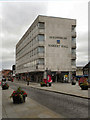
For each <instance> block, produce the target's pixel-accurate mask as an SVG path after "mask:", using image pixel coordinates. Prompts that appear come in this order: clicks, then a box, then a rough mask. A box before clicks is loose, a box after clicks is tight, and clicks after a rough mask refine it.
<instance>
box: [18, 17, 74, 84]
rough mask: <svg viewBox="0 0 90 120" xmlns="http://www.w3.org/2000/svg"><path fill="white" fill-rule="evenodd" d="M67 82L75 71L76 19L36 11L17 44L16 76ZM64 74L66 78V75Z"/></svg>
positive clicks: (36, 80)
mask: <svg viewBox="0 0 90 120" xmlns="http://www.w3.org/2000/svg"><path fill="white" fill-rule="evenodd" d="M48 72H49V73H51V75H52V80H53V82H55V81H57V82H64V81H65V79H66V78H67V79H66V80H68V82H70V80H71V77H72V75H75V73H76V20H75V19H68V18H59V17H49V16H42V15H39V16H38V17H37V18H36V20H35V21H34V22H33V23H32V25H31V26H30V27H29V29H28V30H27V31H26V33H25V34H24V35H23V36H22V38H21V39H20V41H19V42H18V43H17V45H16V77H18V79H24V80H26V79H27V77H28V78H29V79H30V81H35V82H40V81H42V80H43V78H44V77H45V75H46V73H48ZM65 77H66V78H65Z"/></svg>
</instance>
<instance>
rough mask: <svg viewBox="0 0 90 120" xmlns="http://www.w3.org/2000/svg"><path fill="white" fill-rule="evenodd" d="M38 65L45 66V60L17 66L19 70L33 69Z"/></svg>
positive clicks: (40, 59)
mask: <svg viewBox="0 0 90 120" xmlns="http://www.w3.org/2000/svg"><path fill="white" fill-rule="evenodd" d="M38 65H44V58H39V59H37V60H34V61H32V62H28V63H25V64H23V65H19V66H17V69H22V68H27V67H33V66H36V67H38Z"/></svg>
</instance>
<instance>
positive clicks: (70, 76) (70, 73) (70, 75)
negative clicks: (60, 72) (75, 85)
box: [68, 71, 72, 83]
mask: <svg viewBox="0 0 90 120" xmlns="http://www.w3.org/2000/svg"><path fill="white" fill-rule="evenodd" d="M71 78H72V72H71V71H69V80H68V82H69V83H70V82H71Z"/></svg>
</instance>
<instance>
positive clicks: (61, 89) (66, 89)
mask: <svg viewBox="0 0 90 120" xmlns="http://www.w3.org/2000/svg"><path fill="white" fill-rule="evenodd" d="M14 82H15V83H17V84H20V85H23V86H27V87H29V86H30V87H35V88H38V89H43V90H46V91H51V92H56V93H60V94H66V95H71V96H76V97H81V98H86V99H88V98H90V96H89V94H88V92H89V91H90V88H89V89H88V90H81V88H80V86H79V85H78V82H76V85H71V83H52V86H51V87H41V86H40V83H34V82H30V83H29V85H27V83H26V82H25V81H16V80H15V81H14Z"/></svg>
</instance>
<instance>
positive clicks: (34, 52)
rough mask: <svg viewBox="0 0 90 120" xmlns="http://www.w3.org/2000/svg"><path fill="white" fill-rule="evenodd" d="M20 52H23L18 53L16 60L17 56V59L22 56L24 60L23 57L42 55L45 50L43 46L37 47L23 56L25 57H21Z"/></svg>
mask: <svg viewBox="0 0 90 120" xmlns="http://www.w3.org/2000/svg"><path fill="white" fill-rule="evenodd" d="M22 52H23V51H21V53H19V54H18V55H17V58H18V56H19V58H20V59H22V57H23V56H24V58H26V57H25V56H29V57H32V56H34V55H36V54H39V53H44V52H45V48H44V46H39V47H37V48H35V49H33V50H31V51H30V52H28V53H27V54H25V55H22ZM21 55H22V56H21ZM20 56H21V57H20Z"/></svg>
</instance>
